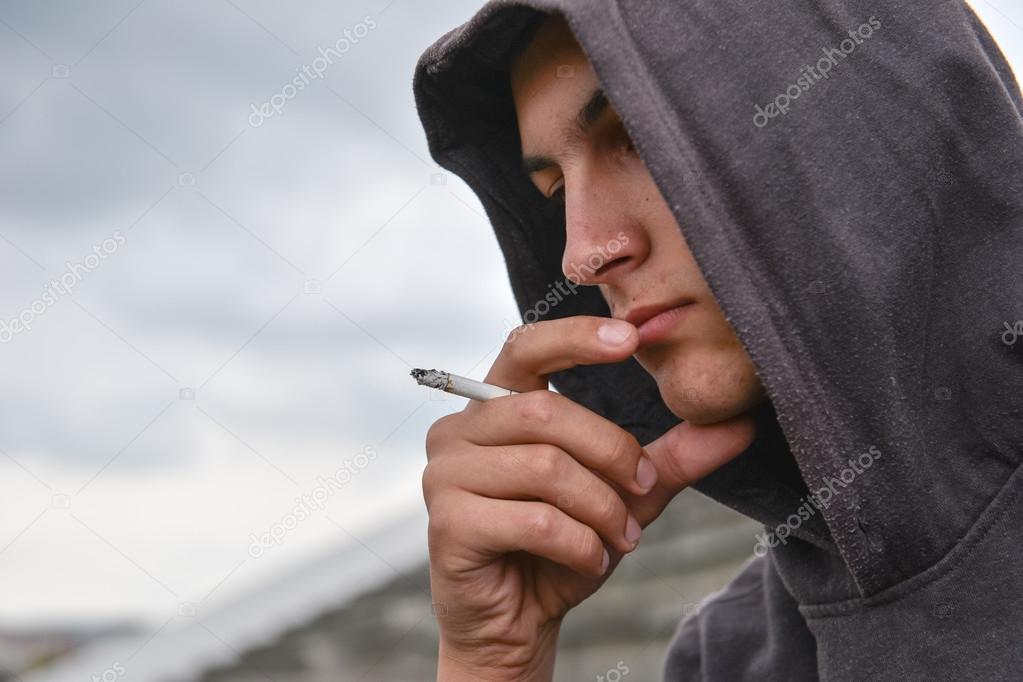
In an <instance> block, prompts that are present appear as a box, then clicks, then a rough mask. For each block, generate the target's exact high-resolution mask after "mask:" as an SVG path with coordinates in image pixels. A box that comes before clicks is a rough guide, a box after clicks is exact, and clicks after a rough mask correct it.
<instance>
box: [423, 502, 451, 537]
mask: <svg viewBox="0 0 1023 682" xmlns="http://www.w3.org/2000/svg"><path fill="white" fill-rule="evenodd" d="M457 522H458V516H457V515H456V514H452V513H451V511H450V509H449V508H448V505H446V504H443V503H439V502H438V503H437V504H434V505H433V506H432V507H431V509H430V519H429V522H428V524H427V532H428V534H429V537H430V542H431V544H433V543H444V542H445V541H446V540H447V539H448V538H451V537H452V536H453V535H455V534H456V526H457Z"/></svg>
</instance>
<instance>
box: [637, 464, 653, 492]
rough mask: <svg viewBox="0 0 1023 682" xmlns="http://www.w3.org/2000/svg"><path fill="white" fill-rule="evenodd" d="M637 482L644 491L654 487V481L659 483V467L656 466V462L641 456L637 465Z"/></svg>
mask: <svg viewBox="0 0 1023 682" xmlns="http://www.w3.org/2000/svg"><path fill="white" fill-rule="evenodd" d="M636 483H638V484H639V487H640V488H642V489H643V490H644V491H647V490H650V489H651V488H653V487H654V483H657V469H655V468H654V463H653V462H651V461H650V460H649V459H648V458H646V457H640V458H639V464H638V465H637V466H636Z"/></svg>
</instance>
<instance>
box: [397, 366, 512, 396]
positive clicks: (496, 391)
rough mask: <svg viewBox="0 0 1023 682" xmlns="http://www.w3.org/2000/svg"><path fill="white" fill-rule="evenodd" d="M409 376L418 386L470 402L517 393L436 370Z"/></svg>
mask: <svg viewBox="0 0 1023 682" xmlns="http://www.w3.org/2000/svg"><path fill="white" fill-rule="evenodd" d="M409 374H411V375H412V378H413V379H415V380H416V383H418V384H419V385H420V386H428V387H430V388H436V389H437V390H438V391H447V392H448V393H453V394H455V395H460V396H462V397H463V398H469V399H470V400H490V399H491V398H501V397H503V396H506V395H515V394H516V393H518V391H513V390H511V389H510V388H502V387H500V386H494V385H493V384H485V383H483V382H482V381H476V380H474V379H468V378H466V377H460V376H458V375H457V374H451V373H450V372H441V371H440V370H436V369H414V370H412V371H411V372H409Z"/></svg>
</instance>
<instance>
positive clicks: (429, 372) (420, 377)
mask: <svg viewBox="0 0 1023 682" xmlns="http://www.w3.org/2000/svg"><path fill="white" fill-rule="evenodd" d="M409 374H410V375H411V376H412V378H413V379H415V380H416V383H418V384H419V385H420V386H429V387H430V388H436V389H439V390H441V391H443V390H445V389H446V388H447V387H448V375H447V373H446V372H441V371H438V370H436V369H414V370H412V371H411V372H409Z"/></svg>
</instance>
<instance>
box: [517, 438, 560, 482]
mask: <svg viewBox="0 0 1023 682" xmlns="http://www.w3.org/2000/svg"><path fill="white" fill-rule="evenodd" d="M562 456H563V455H562V453H561V449H560V448H558V447H557V446H554V445H549V444H546V443H543V444H540V445H537V446H535V447H534V448H532V451H531V452H530V453H529V454H528V455H527V456H526V457H525V458H524V459H525V461H526V462H528V466H529V471H530V473H531V474H532V475H533V476H534V477H536V479H537V480H540V481H553V480H556V479H557V477H558V474H559V473H560V472H561V467H562V459H561V458H562Z"/></svg>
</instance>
